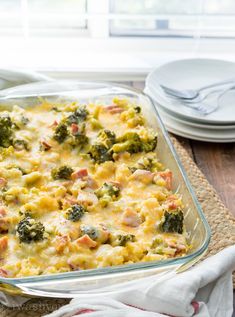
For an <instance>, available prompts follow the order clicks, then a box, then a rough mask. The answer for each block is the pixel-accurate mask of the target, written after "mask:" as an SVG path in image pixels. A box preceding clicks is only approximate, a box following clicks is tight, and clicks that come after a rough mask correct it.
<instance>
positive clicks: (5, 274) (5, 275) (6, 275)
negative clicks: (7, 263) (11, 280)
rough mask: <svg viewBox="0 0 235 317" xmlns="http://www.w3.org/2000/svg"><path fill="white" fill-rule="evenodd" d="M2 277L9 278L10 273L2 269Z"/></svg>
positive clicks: (0, 269) (0, 270) (0, 272)
mask: <svg viewBox="0 0 235 317" xmlns="http://www.w3.org/2000/svg"><path fill="white" fill-rule="evenodd" d="M0 276H2V277H8V272H7V271H6V270H4V269H3V268H0Z"/></svg>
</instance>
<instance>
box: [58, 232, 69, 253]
mask: <svg viewBox="0 0 235 317" xmlns="http://www.w3.org/2000/svg"><path fill="white" fill-rule="evenodd" d="M69 241H70V238H69V236H68V235H64V236H60V237H57V238H56V247H55V248H56V251H57V252H58V253H61V252H63V251H64V249H65V248H66V246H67V245H68V243H69Z"/></svg>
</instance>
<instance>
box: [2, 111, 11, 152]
mask: <svg viewBox="0 0 235 317" xmlns="http://www.w3.org/2000/svg"><path fill="white" fill-rule="evenodd" d="M12 139H13V123H12V121H11V118H10V117H8V116H3V117H0V146H2V147H4V148H7V147H9V146H10V145H12Z"/></svg>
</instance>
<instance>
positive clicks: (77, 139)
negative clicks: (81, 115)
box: [71, 123, 89, 148]
mask: <svg viewBox="0 0 235 317" xmlns="http://www.w3.org/2000/svg"><path fill="white" fill-rule="evenodd" d="M85 128H86V126H85V123H83V124H82V125H81V127H80V129H79V131H77V132H76V133H74V134H73V136H72V142H71V145H73V146H80V148H83V147H84V146H85V145H86V144H87V143H88V141H89V138H88V137H87V136H86V134H85Z"/></svg>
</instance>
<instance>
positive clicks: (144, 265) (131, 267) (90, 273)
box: [0, 80, 211, 285]
mask: <svg viewBox="0 0 235 317" xmlns="http://www.w3.org/2000/svg"><path fill="white" fill-rule="evenodd" d="M69 82H72V83H74V84H78V85H79V84H88V85H97V86H98V87H97V88H96V89H99V85H102V84H103V85H105V86H106V87H112V88H119V89H124V90H127V91H129V92H132V93H134V94H135V95H138V96H139V95H142V96H143V97H144V98H146V99H148V102H149V103H150V105H151V107H152V109H153V111H154V112H155V115H156V117H157V120H158V124H159V127H160V129H161V131H162V134H163V136H164V138H165V141H166V142H167V145H168V147H169V149H170V151H171V153H172V155H173V156H174V159H175V161H176V163H177V165H178V168H179V170H180V172H181V174H182V177H183V179H184V182H185V184H186V186H187V188H188V190H189V193H190V195H191V197H192V199H193V202H194V203H195V205H196V208H197V211H198V214H199V216H200V218H201V220H202V223H203V225H204V228H205V231H206V237H205V239H204V242H203V244H202V245H201V247H200V248H199V249H198V250H196V251H195V252H193V253H191V254H187V255H185V256H183V257H178V258H173V259H167V260H163V261H150V262H138V263H133V264H124V265H118V266H108V267H104V268H96V269H89V270H82V271H75V272H64V273H55V274H54V273H52V274H45V275H34V276H26V277H18V278H5V277H0V283H7V284H11V285H15V284H16V283H20V284H23V283H30V282H35V283H36V282H46V281H53V280H59V279H72V278H86V277H88V278H89V277H95V276H102V275H103V276H107V275H111V274H119V273H120V274H121V273H128V272H131V271H138V270H147V269H151V268H152V269H153V268H164V267H166V266H172V265H180V264H185V263H187V262H190V261H191V260H192V259H195V258H197V257H199V256H200V255H202V254H203V253H204V252H205V250H206V249H207V247H208V245H209V242H210V239H211V230H210V226H209V224H208V222H207V219H206V217H205V215H204V213H203V211H202V208H201V205H200V203H199V202H198V199H197V197H196V194H195V192H194V190H193V188H192V185H191V183H190V181H189V179H188V176H187V174H186V171H185V169H184V167H183V165H182V163H181V161H180V159H179V156H178V154H177V152H176V150H175V148H174V146H173V144H172V142H171V140H170V137H169V134H168V132H167V131H166V128H165V126H164V124H163V122H162V120H161V117H160V115H159V113H158V110H157V108H156V106H155V102H154V101H153V99H152V98H151V97H150V96H149V95H147V94H146V93H145V92H143V91H141V90H140V89H138V88H134V87H129V86H128V85H124V84H116V83H110V82H106V81H97V82H96V81H85V80H83V81H75V80H69V81H65V80H55V81H53V83H54V84H55V85H56V84H57V83H58V84H60V83H69ZM50 83H51V82H50ZM41 84H45V82H37V83H33V84H26V85H21V86H17V90H18V89H20V88H22V89H23V88H25V87H26V88H27V87H37V86H40V85H41ZM9 89H10V90H13V89H14V88H9ZM94 89H95V87H94ZM73 91H76V89H72V90H66V88H65V89H64V90H63V91H60V92H58V93H56V94H53V93H51V94H50V93H49V94H48V93H46V94H45V96H47V97H49V96H56V95H58V96H59V95H60V94H61V95H62V94H65V93H66V92H68V93H69V92H70V93H71V92H73ZM123 94H125V93H124V92H123ZM62 96H63V95H62ZM26 97H27V96H25V97H24V96H17V97H15V98H17V99H23V98H26ZM29 97H38V95H37V94H36V93H35V94H30V96H29ZM12 98H14V96H13V97H12ZM9 99H11V98H9Z"/></svg>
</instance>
